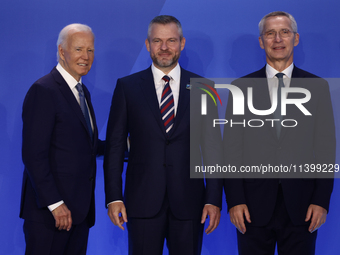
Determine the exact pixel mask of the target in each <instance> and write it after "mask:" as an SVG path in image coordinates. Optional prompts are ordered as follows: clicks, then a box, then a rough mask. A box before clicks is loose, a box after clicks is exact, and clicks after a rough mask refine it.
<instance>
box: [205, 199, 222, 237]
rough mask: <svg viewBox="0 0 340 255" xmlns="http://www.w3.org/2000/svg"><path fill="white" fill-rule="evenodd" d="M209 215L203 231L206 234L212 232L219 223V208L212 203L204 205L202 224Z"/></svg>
mask: <svg viewBox="0 0 340 255" xmlns="http://www.w3.org/2000/svg"><path fill="white" fill-rule="evenodd" d="M208 215H209V218H210V220H209V226H208V227H207V228H206V230H205V233H206V234H207V235H208V234H210V233H211V232H213V231H214V230H215V229H216V228H217V226H218V224H219V223H220V218H221V210H220V208H219V207H217V206H214V205H205V206H204V208H203V212H202V219H201V223H202V224H203V223H204V222H205V220H206V219H207V217H208Z"/></svg>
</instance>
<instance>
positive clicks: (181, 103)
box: [169, 68, 190, 135]
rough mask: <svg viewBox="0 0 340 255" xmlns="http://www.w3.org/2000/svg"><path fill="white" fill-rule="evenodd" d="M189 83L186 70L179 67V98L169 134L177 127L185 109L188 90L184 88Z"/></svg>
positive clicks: (188, 95)
mask: <svg viewBox="0 0 340 255" xmlns="http://www.w3.org/2000/svg"><path fill="white" fill-rule="evenodd" d="M189 83H190V76H189V74H188V72H187V71H185V70H184V69H183V68H181V80H180V84H179V98H178V105H177V113H176V116H175V121H174V126H173V128H172V129H171V131H170V134H169V135H171V134H173V133H174V132H175V131H176V129H177V127H178V126H179V124H180V122H181V120H182V119H183V116H184V114H185V111H186V110H187V108H188V106H189V103H190V90H188V89H186V85H187V84H189Z"/></svg>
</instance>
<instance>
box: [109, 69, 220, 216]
mask: <svg viewBox="0 0 340 255" xmlns="http://www.w3.org/2000/svg"><path fill="white" fill-rule="evenodd" d="M194 77H198V75H196V74H194V73H191V72H188V71H186V70H184V69H181V81H180V92H179V101H178V108H177V114H176V116H175V121H174V126H173V128H172V130H171V131H170V134H169V135H167V134H166V132H165V129H164V125H163V122H162V119H161V114H160V110H159V103H158V100H157V96H156V92H155V85H154V80H153V75H152V71H151V68H148V69H146V70H144V71H141V72H138V73H135V74H132V75H130V76H127V77H124V78H121V79H118V81H117V85H116V88H115V91H114V95H113V98H112V106H111V111H110V117H109V121H108V127H107V138H106V140H107V146H106V153H105V157H104V174H105V194H106V203H109V202H112V201H115V200H123V199H124V201H125V206H126V208H127V214H128V216H129V217H139V218H147V217H153V216H155V215H156V214H157V213H158V212H159V210H160V208H161V206H162V203H163V201H164V198H165V196H167V197H168V200H169V204H170V208H171V211H172V213H173V214H174V215H175V216H176V217H177V218H179V219H199V218H200V217H201V214H202V209H203V205H204V204H205V203H209V204H214V205H216V206H221V191H222V183H221V182H219V181H218V180H207V188H205V184H204V179H202V178H201V179H190V171H189V169H190V90H189V89H187V88H186V85H187V84H189V83H190V78H194ZM197 128H201V127H200V126H199V125H197ZM128 134H129V136H130V145H131V147H130V154H129V161H128V166H127V171H126V183H125V193H124V198H123V194H122V171H123V163H124V162H123V158H124V149H125V144H126V137H127V135H128ZM211 139H214V138H211ZM192 153H195V154H197V153H200V149H199V147H196V148H195V149H194V150H192Z"/></svg>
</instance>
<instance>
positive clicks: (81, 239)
mask: <svg viewBox="0 0 340 255" xmlns="http://www.w3.org/2000/svg"><path fill="white" fill-rule="evenodd" d="M23 228H24V234H25V241H26V252H25V255H42V254H44V255H85V254H86V249H87V241H88V235H89V224H88V222H87V220H85V221H84V222H83V223H81V224H79V225H72V228H71V229H70V231H66V230H60V231H59V230H58V229H57V228H55V227H54V226H51V225H46V224H44V223H39V222H33V221H28V220H25V221H24V227H23Z"/></svg>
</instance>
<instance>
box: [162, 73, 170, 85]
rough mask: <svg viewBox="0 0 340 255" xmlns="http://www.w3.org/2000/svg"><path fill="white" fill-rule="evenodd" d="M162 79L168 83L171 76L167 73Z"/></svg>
mask: <svg viewBox="0 0 340 255" xmlns="http://www.w3.org/2000/svg"><path fill="white" fill-rule="evenodd" d="M162 80H163V81H165V82H166V83H168V82H169V81H170V77H169V76H167V75H164V76H163V78H162Z"/></svg>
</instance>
